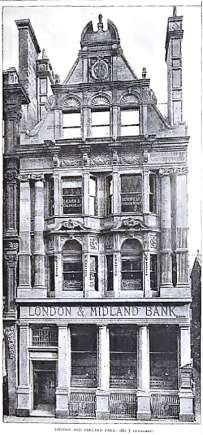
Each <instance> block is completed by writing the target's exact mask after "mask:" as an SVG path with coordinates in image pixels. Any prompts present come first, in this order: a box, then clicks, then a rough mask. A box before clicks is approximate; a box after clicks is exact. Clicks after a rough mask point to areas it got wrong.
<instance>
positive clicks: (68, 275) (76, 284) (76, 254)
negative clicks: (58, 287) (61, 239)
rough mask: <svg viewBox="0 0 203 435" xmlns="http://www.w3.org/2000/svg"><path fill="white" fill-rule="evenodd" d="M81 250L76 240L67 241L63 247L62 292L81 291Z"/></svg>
mask: <svg viewBox="0 0 203 435" xmlns="http://www.w3.org/2000/svg"><path fill="white" fill-rule="evenodd" d="M82 275H83V272H82V248H81V245H80V244H79V243H78V242H77V241H76V240H70V241H67V242H66V243H65V245H64V247H63V290H64V291H78V290H79V291H81V290H82Z"/></svg>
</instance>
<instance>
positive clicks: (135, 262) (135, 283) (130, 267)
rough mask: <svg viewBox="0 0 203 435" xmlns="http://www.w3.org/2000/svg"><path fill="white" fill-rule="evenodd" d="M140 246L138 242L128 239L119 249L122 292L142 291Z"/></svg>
mask: <svg viewBox="0 0 203 435" xmlns="http://www.w3.org/2000/svg"><path fill="white" fill-rule="evenodd" d="M142 271H143V259H142V245H141V243H140V242H139V241H138V240H135V239H128V240H126V241H125V242H124V243H123V245H122V248H121V288H122V290H143V272H142Z"/></svg>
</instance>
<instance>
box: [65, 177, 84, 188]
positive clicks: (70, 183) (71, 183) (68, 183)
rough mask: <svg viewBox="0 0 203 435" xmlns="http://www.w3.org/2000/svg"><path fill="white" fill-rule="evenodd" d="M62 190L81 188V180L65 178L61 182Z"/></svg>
mask: <svg viewBox="0 0 203 435" xmlns="http://www.w3.org/2000/svg"><path fill="white" fill-rule="evenodd" d="M62 183H63V188H65V187H67V188H71V187H82V180H81V179H80V178H67V179H64V180H63V181H62Z"/></svg>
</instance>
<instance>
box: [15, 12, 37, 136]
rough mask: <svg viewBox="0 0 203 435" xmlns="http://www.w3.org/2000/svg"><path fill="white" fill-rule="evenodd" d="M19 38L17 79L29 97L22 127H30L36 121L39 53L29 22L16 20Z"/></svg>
mask: <svg viewBox="0 0 203 435" xmlns="http://www.w3.org/2000/svg"><path fill="white" fill-rule="evenodd" d="M16 25H17V27H18V38H19V80H20V82H21V84H22V85H23V86H24V88H25V90H26V91H27V94H28V96H29V99H30V104H29V106H28V109H27V113H25V112H24V113H23V118H24V119H23V123H24V128H26V129H31V128H32V127H33V126H34V125H35V124H36V123H37V85H36V80H37V77H36V61H37V58H38V54H39V53H40V47H39V44H38V42H37V38H36V36H35V33H34V30H33V28H32V25H31V22H30V20H28V19H25V20H16Z"/></svg>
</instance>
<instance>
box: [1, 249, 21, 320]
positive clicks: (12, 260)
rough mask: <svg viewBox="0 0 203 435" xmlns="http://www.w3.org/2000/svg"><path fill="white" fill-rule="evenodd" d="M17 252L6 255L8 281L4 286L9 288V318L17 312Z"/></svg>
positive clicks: (7, 303) (7, 301)
mask: <svg viewBox="0 0 203 435" xmlns="http://www.w3.org/2000/svg"><path fill="white" fill-rule="evenodd" d="M10 243H11V242H10ZM17 259H18V257H17V252H15V253H14V252H11V251H10V252H7V253H6V254H5V255H4V260H5V263H6V264H5V265H6V280H5V282H4V285H6V286H7V300H6V308H7V310H6V311H7V316H8V313H10V314H11V312H14V311H15V304H14V301H15V298H16V268H17Z"/></svg>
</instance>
